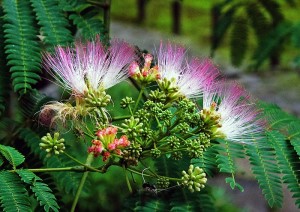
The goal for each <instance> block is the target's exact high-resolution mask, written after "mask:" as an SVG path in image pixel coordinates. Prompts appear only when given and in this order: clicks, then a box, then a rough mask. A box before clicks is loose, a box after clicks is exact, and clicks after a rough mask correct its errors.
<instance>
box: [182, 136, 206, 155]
mask: <svg viewBox="0 0 300 212" xmlns="http://www.w3.org/2000/svg"><path fill="white" fill-rule="evenodd" d="M186 146H187V151H188V154H189V156H190V157H191V158H198V157H200V156H201V155H202V154H203V149H204V146H203V145H201V144H200V142H199V140H197V139H194V140H188V141H187V143H186Z"/></svg>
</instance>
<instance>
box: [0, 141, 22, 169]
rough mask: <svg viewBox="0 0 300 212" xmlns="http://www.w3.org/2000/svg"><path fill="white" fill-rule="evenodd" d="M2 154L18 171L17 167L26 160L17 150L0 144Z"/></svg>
mask: <svg viewBox="0 0 300 212" xmlns="http://www.w3.org/2000/svg"><path fill="white" fill-rule="evenodd" d="M0 154H2V156H3V157H4V158H5V159H6V160H7V161H8V162H9V163H10V165H11V166H12V167H13V168H14V169H16V167H17V166H19V165H20V164H22V163H23V162H24V160H25V158H24V156H23V155H22V154H21V153H19V152H18V151H17V150H16V149H15V148H13V147H10V146H4V145H1V144H0Z"/></svg>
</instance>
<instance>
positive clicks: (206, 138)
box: [198, 133, 210, 149]
mask: <svg viewBox="0 0 300 212" xmlns="http://www.w3.org/2000/svg"><path fill="white" fill-rule="evenodd" d="M198 140H199V141H200V143H201V144H202V145H203V147H204V148H205V149H206V148H208V147H209V146H210V135H208V134H207V133H200V134H199V139H198Z"/></svg>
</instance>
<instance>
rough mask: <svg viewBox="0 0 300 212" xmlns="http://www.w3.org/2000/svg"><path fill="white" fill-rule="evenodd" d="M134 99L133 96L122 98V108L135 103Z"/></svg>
mask: <svg viewBox="0 0 300 212" xmlns="http://www.w3.org/2000/svg"><path fill="white" fill-rule="evenodd" d="M133 103H134V101H133V99H132V98H131V97H127V96H126V97H125V98H123V99H122V100H121V102H120V105H121V108H127V107H128V106H129V105H131V104H133Z"/></svg>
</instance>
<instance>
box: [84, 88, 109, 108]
mask: <svg viewBox="0 0 300 212" xmlns="http://www.w3.org/2000/svg"><path fill="white" fill-rule="evenodd" d="M110 100H111V96H110V95H108V94H106V92H105V90H104V88H102V87H101V88H100V89H99V90H98V91H95V90H92V89H90V90H88V92H87V93H86V96H85V101H86V103H87V106H88V107H106V106H107V105H108V103H109V102H110Z"/></svg>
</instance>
